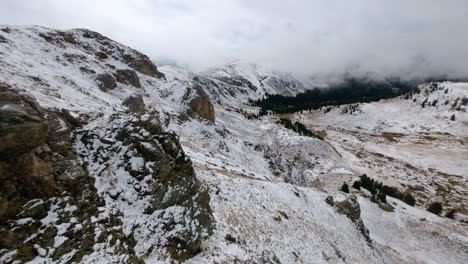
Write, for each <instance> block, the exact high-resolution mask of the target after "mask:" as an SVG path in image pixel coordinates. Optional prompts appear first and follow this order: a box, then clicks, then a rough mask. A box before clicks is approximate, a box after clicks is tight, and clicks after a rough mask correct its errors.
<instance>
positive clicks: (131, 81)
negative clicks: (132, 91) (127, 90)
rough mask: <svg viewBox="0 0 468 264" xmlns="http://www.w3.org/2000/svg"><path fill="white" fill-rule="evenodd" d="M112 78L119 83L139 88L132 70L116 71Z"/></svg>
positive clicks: (137, 80) (135, 74)
mask: <svg viewBox="0 0 468 264" xmlns="http://www.w3.org/2000/svg"><path fill="white" fill-rule="evenodd" d="M114 76H115V78H116V79H117V81H118V82H119V83H123V84H127V85H131V86H133V87H136V88H141V83H140V78H138V74H137V73H136V72H135V71H134V70H117V71H116V72H115V73H114Z"/></svg>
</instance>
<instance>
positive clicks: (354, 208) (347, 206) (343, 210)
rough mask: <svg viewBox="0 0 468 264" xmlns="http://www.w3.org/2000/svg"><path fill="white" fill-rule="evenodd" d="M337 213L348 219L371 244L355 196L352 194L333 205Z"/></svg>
mask: <svg viewBox="0 0 468 264" xmlns="http://www.w3.org/2000/svg"><path fill="white" fill-rule="evenodd" d="M335 206H336V209H337V212H338V213H340V214H343V215H345V216H346V217H348V218H349V219H350V220H351V221H352V222H353V223H354V224H355V225H356V228H357V229H358V230H359V232H360V233H361V234H362V236H363V237H364V238H365V239H366V241H367V242H369V243H370V242H371V241H372V240H371V238H370V235H369V229H367V228H366V227H365V225H364V222H363V221H362V219H361V207H360V206H359V202H358V201H357V197H356V195H354V194H352V195H350V196H349V197H348V198H346V199H345V200H343V201H342V202H338V203H336V204H335Z"/></svg>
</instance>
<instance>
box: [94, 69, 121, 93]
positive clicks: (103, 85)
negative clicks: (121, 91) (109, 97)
mask: <svg viewBox="0 0 468 264" xmlns="http://www.w3.org/2000/svg"><path fill="white" fill-rule="evenodd" d="M96 82H97V84H98V87H99V89H101V91H103V92H108V91H110V90H114V89H115V88H117V83H116V82H115V78H114V76H112V75H110V74H108V73H104V74H99V75H98V77H97V78H96Z"/></svg>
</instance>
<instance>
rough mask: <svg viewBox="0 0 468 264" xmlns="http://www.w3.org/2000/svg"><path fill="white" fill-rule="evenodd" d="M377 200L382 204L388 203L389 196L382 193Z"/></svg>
mask: <svg viewBox="0 0 468 264" xmlns="http://www.w3.org/2000/svg"><path fill="white" fill-rule="evenodd" d="M377 198H378V199H379V200H380V201H381V202H382V203H387V195H386V194H385V193H384V192H382V191H380V192H379V193H378V194H377Z"/></svg>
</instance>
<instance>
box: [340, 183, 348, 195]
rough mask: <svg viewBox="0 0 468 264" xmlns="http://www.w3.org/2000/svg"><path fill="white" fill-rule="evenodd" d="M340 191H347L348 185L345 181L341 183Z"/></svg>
mask: <svg viewBox="0 0 468 264" xmlns="http://www.w3.org/2000/svg"><path fill="white" fill-rule="evenodd" d="M341 191H342V192H345V193H349V186H348V184H347V183H346V182H343V185H342V186H341Z"/></svg>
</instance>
